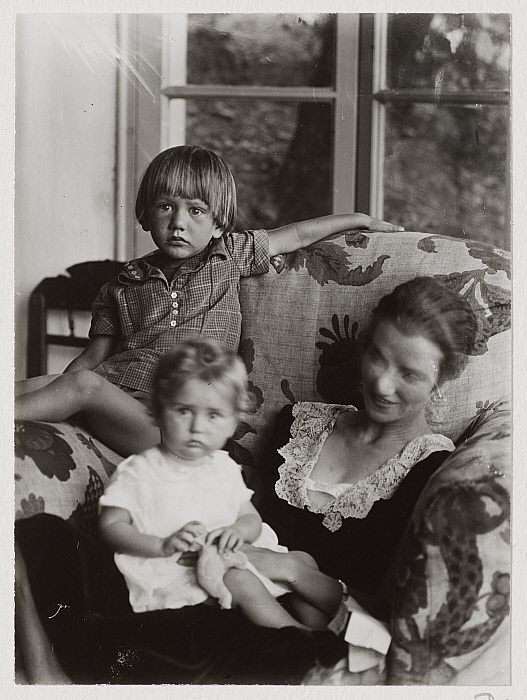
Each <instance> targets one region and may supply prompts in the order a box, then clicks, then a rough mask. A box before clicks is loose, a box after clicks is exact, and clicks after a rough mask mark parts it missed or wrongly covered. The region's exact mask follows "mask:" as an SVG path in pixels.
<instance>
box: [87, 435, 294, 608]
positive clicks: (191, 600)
mask: <svg viewBox="0 0 527 700" xmlns="http://www.w3.org/2000/svg"><path fill="white" fill-rule="evenodd" d="M252 494H253V492H252V491H251V490H250V489H248V488H247V487H246V486H245V483H244V481H243V478H242V475H241V468H240V466H239V465H238V464H236V462H234V460H232V459H231V458H230V457H229V455H228V454H227V453H226V452H223V451H222V450H218V451H217V452H215V453H214V454H213V455H211V456H210V457H208V458H206V459H205V460H204V461H203V462H202V463H200V465H199V466H196V465H189V464H188V463H181V462H180V461H179V460H178V459H177V458H176V457H174V456H173V455H171V454H170V453H168V452H166V451H165V450H163V449H160V448H159V447H152V448H150V449H148V450H145V451H144V452H142V453H141V454H138V455H132V456H131V457H129V458H128V459H126V460H125V461H124V462H121V464H120V465H119V466H118V467H117V469H116V471H115V473H114V474H113V476H112V477H111V479H110V482H109V484H108V486H107V487H106V490H105V492H104V494H103V496H101V498H100V500H99V506H100V507H101V506H116V507H118V508H124V509H125V510H127V511H128V512H129V513H130V515H131V517H132V521H133V524H134V526H135V527H136V528H137V529H138V530H139V531H140V532H142V533H144V534H148V535H157V536H158V537H168V535H171V534H173V533H174V532H176V531H177V530H179V529H180V528H181V527H183V526H184V525H186V524H187V523H188V522H190V521H191V520H197V521H199V522H201V523H203V524H204V525H205V526H206V527H207V529H208V530H209V531H211V530H214V529H216V528H220V527H226V526H228V525H232V524H233V523H234V522H235V521H236V519H237V518H238V515H239V511H240V508H241V506H242V505H243V504H245V503H247V502H248V501H250V499H251V496H252ZM253 544H254V545H255V546H257V547H266V548H268V549H272V550H274V551H280V552H287V549H286V547H282V546H280V545H279V544H278V538H277V537H276V534H275V533H274V531H273V530H272V529H271V528H270V527H269V526H268V525H267V524H265V523H264V525H263V527H262V532H261V534H260V536H259V537H258V539H257V540H256V541H255V542H253ZM180 556H181V554H180V553H177V554H174V555H173V556H171V557H137V556H132V555H129V554H115V563H116V565H117V567H118V568H119V570H120V571H121V573H122V574H123V576H124V578H125V580H126V584H127V586H128V591H129V594H130V604H131V605H132V608H133V610H134V611H135V612H145V611H147V610H163V609H165V608H181V607H183V606H185V605H198V604H199V603H202V602H203V601H204V600H206V598H207V593H206V592H205V591H204V590H203V589H202V588H201V587H200V586H198V584H197V582H196V570H195V567H192V566H182V565H181V564H178V559H179V557H180ZM249 568H250V570H251V571H253V573H254V574H255V575H257V576H258V578H259V579H260V580H261V581H262V582H263V583H264V585H265V586H266V588H267V589H268V590H269V591H270V593H271V594H272V595H273V596H275V597H278V596H279V595H282V594H284V593H286V592H287V590H288V589H286V588H285V587H283V586H280V585H278V584H275V583H273V582H272V581H270V580H269V579H267V578H266V577H265V576H262V575H261V574H259V573H258V572H257V571H256V569H255V568H254V567H253V566H250V567H249Z"/></svg>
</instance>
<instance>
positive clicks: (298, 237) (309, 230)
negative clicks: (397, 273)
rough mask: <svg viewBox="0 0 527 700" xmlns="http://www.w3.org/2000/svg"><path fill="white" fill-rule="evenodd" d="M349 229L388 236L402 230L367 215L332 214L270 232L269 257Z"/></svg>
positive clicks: (291, 250) (400, 227)
mask: <svg viewBox="0 0 527 700" xmlns="http://www.w3.org/2000/svg"><path fill="white" fill-rule="evenodd" d="M352 229H366V230H368V231H386V232H388V233H392V232H395V231H404V228H403V227H402V226H395V225H394V224H390V223H388V222H387V221H381V220H380V219H374V218H373V217H371V216H368V215H367V214H332V215H330V216H321V217H319V218H317V219H309V220H308V221H300V222H298V223H294V224H287V225H286V226H281V227H280V228H275V229H273V230H272V231H269V255H270V256H271V257H273V255H281V254H283V253H291V252H293V251H294V250H298V249H299V248H305V247H306V246H308V245H311V243H316V242H317V241H320V240H321V239H322V238H326V237H327V236H331V235H332V234H333V233H340V232H341V231H350V230H352Z"/></svg>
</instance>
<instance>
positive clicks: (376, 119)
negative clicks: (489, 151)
mask: <svg viewBox="0 0 527 700" xmlns="http://www.w3.org/2000/svg"><path fill="white" fill-rule="evenodd" d="M388 18H389V13H382V14H378V13H377V14H363V15H361V28H360V33H361V51H360V57H359V63H360V66H361V67H362V71H361V75H362V82H361V84H360V90H361V96H363V100H362V101H361V102H360V103H359V108H362V109H363V113H359V122H360V123H363V122H365V123H366V124H367V123H368V122H369V123H370V125H371V126H370V129H369V131H368V129H367V127H366V128H364V129H363V130H362V131H359V141H360V143H359V148H358V150H359V153H358V160H357V181H358V182H360V183H363V187H361V189H360V190H359V191H358V193H357V207H358V209H359V211H368V213H370V214H371V215H372V216H375V217H377V218H380V219H382V218H384V217H383V209H384V142H385V139H384V134H385V115H386V106H387V105H389V104H401V103H408V102H413V103H426V104H443V105H445V104H451V105H454V104H455V105H484V104H486V105H505V106H508V107H509V110H510V90H509V89H502V90H498V89H492V90H485V91H483V90H470V91H454V90H442V91H441V93H439V94H438V93H437V92H436V91H435V90H434V89H432V88H430V89H421V88H419V89H418V88H407V89H398V90H394V89H391V88H388V86H387V71H386V61H387V51H388ZM368 66H371V70H368ZM509 113H510V112H509ZM509 127H510V120H509ZM368 136H369V140H368ZM507 142H508V144H509V149H510V134H509V138H508V139H507ZM507 158H508V160H509V162H510V153H508V154H507ZM366 183H367V185H366ZM510 187H511V183H510V178H509V179H508V181H507V189H506V200H507V201H506V206H505V212H506V227H507V228H509V229H510V196H511V195H510Z"/></svg>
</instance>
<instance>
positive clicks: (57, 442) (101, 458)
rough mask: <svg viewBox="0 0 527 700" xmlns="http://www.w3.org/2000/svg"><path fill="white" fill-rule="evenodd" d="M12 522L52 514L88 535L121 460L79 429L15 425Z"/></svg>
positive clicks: (69, 424)
mask: <svg viewBox="0 0 527 700" xmlns="http://www.w3.org/2000/svg"><path fill="white" fill-rule="evenodd" d="M15 455H16V461H15V517H16V518H27V517H30V516H31V515H36V514H37V513H42V512H46V513H51V514H53V515H58V516H60V517H61V518H64V519H65V520H71V521H72V522H74V524H76V525H78V526H80V527H83V528H85V529H87V530H89V531H92V532H93V529H94V527H95V522H96V515H97V503H98V500H99V497H100V496H101V494H102V492H103V490H104V487H105V485H106V483H107V481H108V478H109V477H110V475H111V474H112V473H113V471H114V470H115V468H116V466H117V464H119V462H121V461H122V458H121V457H120V456H119V455H117V454H116V453H115V452H113V451H112V450H110V449H109V448H108V447H106V446H105V445H103V444H102V443H101V442H99V441H98V440H95V439H94V438H92V437H91V436H90V434H89V433H88V432H87V431H86V430H85V429H84V428H83V427H82V426H81V425H79V424H75V423H74V422H63V423H40V422H36V421H17V423H16V426H15Z"/></svg>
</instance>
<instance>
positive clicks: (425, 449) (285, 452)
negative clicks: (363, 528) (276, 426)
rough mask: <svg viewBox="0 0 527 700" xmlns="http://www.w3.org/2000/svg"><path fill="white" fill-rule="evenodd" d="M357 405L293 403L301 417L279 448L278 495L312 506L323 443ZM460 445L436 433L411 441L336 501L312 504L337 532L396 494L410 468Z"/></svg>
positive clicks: (324, 521) (293, 501) (292, 501)
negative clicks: (312, 482) (311, 487)
mask: <svg viewBox="0 0 527 700" xmlns="http://www.w3.org/2000/svg"><path fill="white" fill-rule="evenodd" d="M356 410H357V409H356V408H355V407H354V406H340V405H334V404H323V403H307V402H301V403H297V404H295V405H294V406H293V416H294V418H295V420H294V421H293V425H292V426H291V438H290V440H289V442H288V443H287V445H284V447H281V448H280V449H279V450H278V453H279V454H280V455H282V457H283V458H284V460H285V461H284V463H283V464H282V465H281V466H280V467H279V468H278V473H279V475H280V476H279V479H278V481H277V482H276V484H275V491H276V493H277V495H278V496H279V497H280V498H282V499H283V500H285V501H287V502H288V503H290V504H291V505H292V506H296V507H297V508H306V507H310V502H309V497H308V494H307V486H306V482H307V478H308V477H309V475H310V474H311V471H312V469H313V467H314V466H315V464H316V463H317V460H318V457H319V455H320V452H321V450H322V446H323V444H324V442H325V441H326V439H327V437H328V435H329V434H330V433H331V431H332V430H333V426H334V425H335V421H336V420H337V417H338V416H339V414H340V413H343V412H344V411H356ZM441 450H448V451H449V452H452V451H453V450H454V443H453V442H452V440H450V439H449V438H447V437H445V436H444V435H439V434H436V433H430V434H427V435H421V436H420V437H418V438H416V439H414V440H411V441H410V442H409V443H408V444H407V445H406V446H405V447H403V449H402V450H401V452H399V454H397V455H394V456H393V457H390V459H389V460H387V461H386V462H385V463H384V464H383V465H382V466H381V467H379V468H378V469H377V470H376V471H374V472H373V474H370V476H368V477H366V478H365V479H361V481H358V482H357V483H356V484H351V485H350V487H349V488H348V489H346V490H345V491H344V492H343V493H341V494H340V495H339V496H337V497H335V498H334V499H333V500H332V501H331V502H330V503H327V504H326V505H324V506H321V507H320V508H310V509H311V510H312V511H313V512H315V513H323V514H324V520H323V521H322V524H323V525H324V526H325V527H327V529H328V530H331V531H332V532H334V531H335V530H338V529H339V528H340V527H341V525H342V519H343V518H365V517H366V516H367V515H368V513H369V512H370V510H371V509H372V507H373V504H374V503H375V502H376V501H379V500H381V499H384V500H387V499H389V498H391V497H392V495H393V494H394V493H395V491H396V490H397V488H398V487H399V484H400V483H401V481H402V480H403V479H404V477H405V476H406V475H407V474H408V472H409V471H410V469H412V467H413V466H414V465H415V464H417V463H418V462H420V461H422V460H423V459H426V457H428V456H429V455H430V454H432V452H437V451H441Z"/></svg>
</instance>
